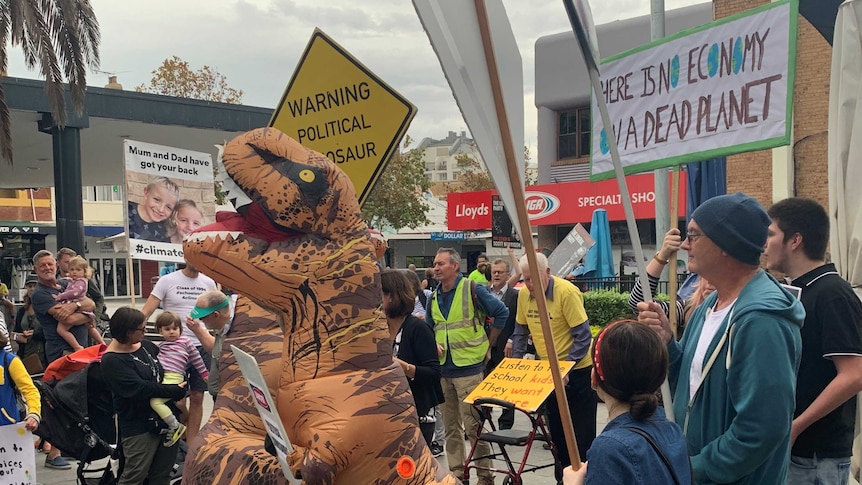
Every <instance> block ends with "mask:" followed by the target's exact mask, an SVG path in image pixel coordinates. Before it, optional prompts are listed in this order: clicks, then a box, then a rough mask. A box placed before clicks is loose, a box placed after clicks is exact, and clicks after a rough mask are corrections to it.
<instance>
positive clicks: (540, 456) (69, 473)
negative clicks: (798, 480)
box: [36, 300, 858, 485]
mask: <svg viewBox="0 0 862 485" xmlns="http://www.w3.org/2000/svg"><path fill="white" fill-rule="evenodd" d="M129 303H130V302H129V301H128V300H111V301H108V302H107V305H108V310H109V312H113V311H114V310H115V309H117V308H119V307H121V306H125V305H129ZM142 306H143V301H141V300H138V301H137V302H136V307H137V308H141V307H142ZM211 410H212V399H211V398H210V397H209V395H205V398H204V422H206V420H207V417H208V416H209V414H210V412H211ZM597 416H598V417H597V420H596V429H597V430H598V432H601V430H602V429H604V427H605V424H606V423H607V411H606V409H605V407H604V405H603V404H599V410H598V415H597ZM529 427H530V424H529V421H528V420H527V419H526V418H524V417H523V416H522V415H521V414H520V413H518V415H517V416H516V420H515V428H516V429H529ZM510 449H512V448H510ZM514 449H515V450H520V449H521V448H514ZM510 456H511V455H510ZM44 457H45V455H43V454H37V456H36V479H37V483H39V484H44V485H74V484H75V483H76V475H75V469H76V467H77V462H72V465H73V466H72V469H71V470H52V469H49V468H45V458H44ZM514 459H515V458H514V457H513V460H514ZM439 460H440V462H441V465H442V466H443V467H447V464H446V455H445V454H444V455H443V456H441V457H440V458H439ZM550 461H551V453H550V452H549V451H546V450H544V449H543V448H542V446H541V443H537V445H536V446H534V447H533V449H532V451H531V453H530V457H529V459H528V460H527V463H529V464H536V465H538V464H545V463H550ZM494 466H495V467H497V468H504V467H505V465H504V464H503V462H501V461H497V462H495V465H494ZM553 470H554V469H553V467H549V468H546V469H543V470H538V471H536V472H532V473H530V474H524V476H523V477H524V479H525V482H526V483H530V484H535V485H555V484H556V480H555V479H554V471H553ZM474 473H475V472H474ZM473 478H474V482H475V474H474V475H473ZM502 482H503V476H499V477H498V478H497V483H498V484H500V483H502ZM850 484H851V485H858V483H857V482H856V481H855V480H853V479H852V478H851V479H850Z"/></svg>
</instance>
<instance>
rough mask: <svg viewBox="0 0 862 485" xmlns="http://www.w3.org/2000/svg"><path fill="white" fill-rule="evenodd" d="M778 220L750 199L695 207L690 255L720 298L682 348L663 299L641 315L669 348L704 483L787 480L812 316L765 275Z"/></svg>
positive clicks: (676, 395)
mask: <svg viewBox="0 0 862 485" xmlns="http://www.w3.org/2000/svg"><path fill="white" fill-rule="evenodd" d="M770 222H771V221H770V218H769V216H768V215H767V213H766V211H765V210H764V209H763V207H761V205H760V204H759V203H758V202H757V201H756V200H754V199H753V198H751V197H749V196H747V195H745V194H742V193H736V194H732V195H722V196H719V197H714V198H712V199H709V200H708V201H706V202H705V203H704V204H702V205H701V206H700V207H698V208H697V209H696V210H695V211H694V213H693V214H692V215H691V221H690V222H689V224H688V230H687V232H688V235H687V237H686V239H685V241H683V244H682V249H684V250H686V251H688V261H689V263H688V264H689V269H691V271H693V272H695V273H697V274H699V275H701V276H703V277H704V278H706V279H707V280H709V282H710V283H712V284H713V285H714V286H715V292H713V293H712V294H711V295H710V296H709V297H707V299H706V300H705V301H704V302H703V304H701V305H700V307H698V308H697V309H696V310H695V311H694V313H693V314H692V316H691V319H690V320H689V323H688V325H687V327H686V329H685V333H684V334H683V337H682V339H681V340H680V341H679V342H676V341H675V340H674V339H673V338H671V332H670V327H669V326H668V323H667V316H666V315H665V313H664V312H662V311H661V308H660V307H659V306H658V305H657V304H656V303H654V302H650V303H640V304H639V305H638V308H639V309H640V310H641V313H640V315H639V317H638V319H639V320H640V321H642V322H644V323H646V324H648V325H650V326H651V327H652V328H653V329H655V330H656V332H657V333H658V334H659V336H661V337H662V339H663V340H664V341H665V342H666V343H667V346H668V352H669V355H670V368H669V372H668V380H669V381H670V385H671V389H672V391H673V409H674V414H675V416H674V417H675V419H676V422H677V424H679V425H680V426H682V428H683V432H684V433H685V435H686V438H687V442H688V450H689V454H690V455H691V465H692V470H693V476H694V479H695V481H696V482H697V483H698V484H712V483H722V484H729V483H734V484H765V485H771V484H774V485H780V484H783V483H784V480H785V479H786V477H787V468H788V464H789V459H790V427H791V426H790V425H791V423H792V421H793V410H794V405H795V392H796V371H797V369H798V367H799V359H800V356H801V353H802V342H801V338H800V329H801V328H802V322H803V319H804V317H805V311H804V310H803V308H802V304H801V303H800V302H799V301H797V300H796V298H794V296H793V295H791V294H790V293H789V292H788V291H787V290H785V289H784V288H782V287H781V285H780V284H779V283H778V282H777V281H776V280H775V279H774V278H772V277H771V276H770V275H769V274H768V273H766V272H765V271H763V270H762V269H760V255H761V254H762V253H763V247H764V245H765V244H766V237H767V231H768V228H769V224H770Z"/></svg>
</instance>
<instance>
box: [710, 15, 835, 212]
mask: <svg viewBox="0 0 862 485" xmlns="http://www.w3.org/2000/svg"><path fill="white" fill-rule="evenodd" d="M767 3H769V2H768V0H714V1H713V9H714V12H715V18H717V19H718V18H723V17H727V16H730V15H733V14H736V13H739V12H742V11H745V10H748V9H751V8H754V7H756V6H758V5H763V4H767ZM798 25H799V29H798V34H797V47H796V84H795V87H794V94H793V102H794V106H793V110H794V114H793V145H792V150H793V151H792V153H793V159H794V165H795V173H796V175H795V179H796V180H795V191H796V193H795V195H798V196H804V197H811V198H813V199H815V200H817V201H819V202H820V203H821V204H823V205H824V206H828V203H829V196H828V187H827V160H826V154H827V153H826V152H827V140H826V138H827V135H826V129H827V121H828V116H829V71H830V67H831V62H832V61H831V59H832V47H831V46H830V45H829V43H828V42H826V40H825V39H824V38H823V36H821V35H820V33H819V32H817V30H816V29H815V28H814V27H812V26H811V24H810V23H809V22H808V21H807V20H805V19H804V18H803V17H802V16H801V15H800V16H799V22H798ZM727 191H728V192H729V193H732V192H736V191H741V192H745V193H747V194H749V195H751V196H753V197H755V198H757V199H758V200H759V201H760V202H761V203H762V204H763V205H764V206H766V207H769V206H770V205H771V204H772V203H773V200H772V153H771V151H770V150H765V151H759V152H750V153H743V154H740V155H734V156H731V157H728V159H727Z"/></svg>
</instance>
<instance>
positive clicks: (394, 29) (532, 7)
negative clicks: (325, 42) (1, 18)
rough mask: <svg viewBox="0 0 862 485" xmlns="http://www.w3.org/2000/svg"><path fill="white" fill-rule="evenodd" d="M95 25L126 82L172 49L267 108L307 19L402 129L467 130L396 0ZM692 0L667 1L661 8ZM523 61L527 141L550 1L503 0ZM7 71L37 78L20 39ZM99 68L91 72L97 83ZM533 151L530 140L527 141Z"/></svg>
mask: <svg viewBox="0 0 862 485" xmlns="http://www.w3.org/2000/svg"><path fill="white" fill-rule="evenodd" d="M92 3H93V7H94V10H95V12H96V15H97V17H98V19H99V23H100V26H101V30H102V47H101V54H102V67H101V69H102V70H104V71H110V72H112V73H118V75H119V78H120V82H121V83H122V84H123V85H124V87H125V88H126V89H134V87H135V86H137V85H140V84H143V83H147V82H148V81H149V79H150V77H151V71H152V70H153V69H155V68H156V67H158V66H159V65H160V64H161V62H162V61H163V60H164V59H166V58H169V57H171V56H173V55H177V56H179V57H181V58H183V59H184V60H186V61H188V62H189V63H190V64H191V65H192V67H193V68H199V67H201V66H203V65H209V66H211V67H214V68H216V69H218V70H219V72H221V73H222V74H223V75H225V76H226V77H227V79H228V82H229V83H230V85H231V86H233V87H235V88H239V89H242V90H243V91H244V92H245V98H244V102H245V103H246V104H250V105H256V106H263V107H275V105H276V104H277V103H278V101H279V100H280V99H281V96H282V94H283V91H284V89H285V86H286V85H287V82H288V81H289V79H290V77H291V75H292V73H293V71H294V69H295V68H296V65H297V62H298V61H299V58H300V56H301V54H302V52H303V50H304V48H305V46H306V44H307V43H308V40H309V38H310V36H311V34H312V32H313V31H314V29H315V28H316V27H318V28H320V29H322V30H323V31H324V32H326V33H327V34H328V35H329V36H331V37H332V38H333V39H335V40H336V41H337V42H338V43H340V44H341V45H342V46H343V47H345V48H346V49H347V50H348V51H350V52H351V53H352V54H353V55H354V56H356V57H357V58H358V59H359V60H360V61H362V62H363V63H364V64H365V65H366V66H368V67H369V68H370V69H371V70H372V71H374V72H375V73H376V74H377V75H378V76H380V77H381V78H382V79H383V80H385V81H386V82H387V83H388V84H390V85H391V86H392V87H393V88H394V89H396V90H397V91H399V92H401V94H403V95H404V96H405V97H407V98H408V99H409V100H410V101H411V102H412V103H413V104H415V105H416V106H417V107H418V114H417V116H416V118H415V120H414V121H413V124H412V125H411V127H410V129H409V132H410V134H411V136H413V137H414V138H416V139H421V138H423V137H425V136H429V137H433V138H441V137H444V136H445V135H446V133H447V132H448V131H449V130H453V131H460V130H462V129H466V123H464V121H463V119H462V117H461V114H460V112H459V110H458V107H457V104H456V103H455V100H454V98H453V96H452V93H451V91H450V89H449V86H448V84H447V83H446V80H445V77H444V76H443V73H442V70H441V68H440V64H439V62H438V61H437V58H436V56H435V55H434V51H433V49H432V48H431V45H430V43H429V41H428V37H427V36H426V35H425V33H424V31H423V30H422V26H421V24H420V22H419V19H418V17H417V16H416V13H415V11H414V10H413V7H412V4H411V3H410V2H408V1H405V0H402V1H399V2H392V1H391V0H363V1H362V2H356V1H352V0H328V1H326V2H320V1H319V0H270V1H252V0H239V1H236V0H207V1H204V0H183V1H175V0H149V1H147V2H129V1H117V0H92ZM692 3H695V2H693V1H691V0H668V1H667V8H668V9H671V8H676V7H679V6H682V5H690V4H692ZM504 5H505V7H506V9H507V13H508V15H509V18H510V19H511V23H512V29H513V32H514V34H515V38H516V40H517V42H518V46H519V50H520V52H521V57H522V62H523V66H524V87H525V129H526V133H525V139H526V140H527V142H528V144H531V145H533V148H535V145H534V144H535V142H536V138H537V137H536V109H535V106H534V105H533V98H534V92H533V91H534V84H535V83H534V73H533V70H534V44H535V41H536V39H538V38H539V37H541V36H543V35H549V34H554V33H558V32H562V31H567V30H569V29H570V25H569V21H568V18H567V17H566V15H565V10H564V8H563V5H562V3H561V2H559V1H530V2H524V1H518V0H504ZM593 8H594V10H593V16H594V18H595V19H596V22H597V23H605V22H609V21H612V20H615V19H618V18H628V17H632V16H636V15H645V14H648V13H649V2H648V1H647V0H604V1H601V2H599V1H595V0H594V1H593ZM9 73H10V75H12V76H19V77H37V75H36V73H33V72H29V71H27V70H26V69H25V68H24V64H23V62H22V60H21V56H20V48H18V49H14V50H12V52H11V55H10V66H9ZM107 76H108V74H105V73H94V74H91V75H90V76H89V81H90V84H92V85H102V84H105V83H106V82H107ZM533 153H534V154H535V149H534V150H533Z"/></svg>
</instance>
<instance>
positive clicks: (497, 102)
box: [474, 0, 581, 470]
mask: <svg viewBox="0 0 862 485" xmlns="http://www.w3.org/2000/svg"><path fill="white" fill-rule="evenodd" d="M474 3H475V5H476V16H477V18H478V20H479V32H480V34H481V36H482V46H483V48H484V51H485V59H486V63H487V66H488V76H489V77H490V78H491V89H492V91H493V94H494V107H495V108H496V111H497V123H498V125H499V126H500V135H501V138H502V141H503V154H504V156H505V158H506V167H507V171H508V175H509V183H511V185H512V192H513V193H514V194H515V210H516V213H517V214H518V227H519V229H520V232H521V239H522V240H523V242H524V250H525V251H526V256H527V262H528V263H529V265H530V278H531V279H532V281H533V282H534V284H535V285H536V286H535V288H536V290H541V291H536V292H535V293H534V295H533V296H534V297H535V299H536V306H537V307H538V311H539V320H540V321H541V323H542V335H543V336H544V339H545V351H546V354H547V358H548V363H549V365H550V366H551V375H552V377H553V379H554V389H555V390H556V392H555V393H554V394H556V398H557V405H558V407H559V408H560V419H561V421H562V423H563V433H564V434H565V437H566V445H568V448H569V459H570V461H571V463H572V468H574V469H575V470H577V469H579V468H580V467H581V460H580V456H579V454H578V444H577V442H576V441H575V429H574V426H573V425H572V416H571V413H569V405H568V402H567V401H566V391H565V386H564V385H563V377H562V375H560V364H559V360H558V359H557V352H556V349H554V339H553V336H552V334H551V323H550V320H549V318H548V308H547V304H546V302H545V288H543V287H542V285H541V284H539V282H540V281H541V279H540V276H539V268H538V266H537V265H536V249H535V246H534V245H533V232H532V229H530V219H529V217H528V216H527V206H526V204H525V203H524V187H522V186H521V185H520V180H521V177H520V174H519V173H518V167H517V164H516V163H515V160H516V158H515V148H514V147H513V146H512V134H511V132H510V131H509V121H508V118H507V117H506V106H505V104H504V103H503V90H502V86H501V84H500V76H499V71H498V70H497V60H496V57H495V56H494V45H493V41H492V39H491V31H490V28H489V26H488V12H487V10H486V8H485V1H484V0H474ZM495 182H496V181H495Z"/></svg>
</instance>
